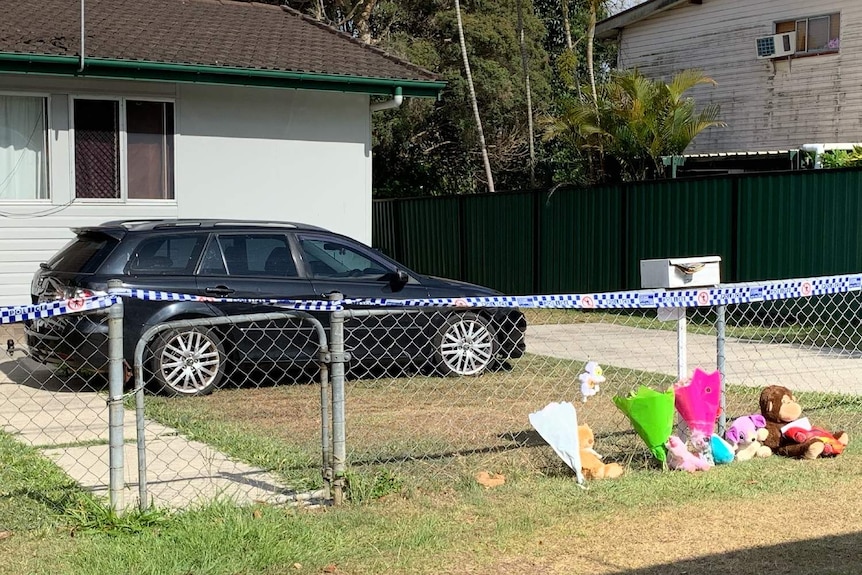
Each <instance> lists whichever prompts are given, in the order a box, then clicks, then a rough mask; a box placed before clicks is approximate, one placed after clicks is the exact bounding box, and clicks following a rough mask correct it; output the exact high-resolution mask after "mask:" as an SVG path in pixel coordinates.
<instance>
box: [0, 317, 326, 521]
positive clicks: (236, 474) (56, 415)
mask: <svg viewBox="0 0 862 575" xmlns="http://www.w3.org/2000/svg"><path fill="white" fill-rule="evenodd" d="M0 335H3V336H7V337H4V338H3V340H4V341H5V340H6V339H9V338H11V339H15V340H17V341H18V342H19V344H20V342H21V333H20V330H16V329H14V328H9V327H0ZM106 397H107V393H106V390H104V389H94V388H93V387H89V386H88V385H87V383H86V382H83V381H77V382H76V380H74V379H72V380H69V379H65V378H63V379H61V378H58V377H55V376H54V375H53V373H52V372H51V371H50V370H48V369H46V368H45V367H44V366H42V365H41V364H38V363H36V362H34V361H31V360H29V359H27V358H22V357H21V356H20V355H17V354H16V356H15V358H10V357H8V356H6V355H5V354H3V355H0V427H2V429H3V430H4V431H6V432H7V433H10V434H12V435H13V436H15V437H16V438H17V439H18V440H19V441H21V442H23V443H25V444H27V445H30V446H33V447H36V448H38V449H39V450H40V451H42V453H44V454H45V455H46V456H47V457H49V458H50V459H51V460H53V461H54V462H55V463H57V465H59V466H60V467H61V468H62V469H63V470H64V471H65V472H66V473H67V474H69V476H70V477H72V478H73V479H74V480H75V481H77V482H78V483H79V484H80V485H81V486H82V487H84V488H85V489H87V490H90V491H92V492H94V493H96V494H98V495H104V496H105V497H107V495H108V489H109V487H108V477H109V470H108V406H107V403H106V401H105V398H106ZM135 430H136V426H135V413H134V411H133V410H128V409H127V410H125V420H124V432H125V439H126V444H125V449H124V459H125V466H124V467H125V472H124V481H125V489H124V492H123V500H124V504H125V505H126V506H131V505H136V504H137V501H138V453H137V448H136V444H135V437H136V436H135ZM145 435H146V438H147V459H146V463H147V472H148V478H149V481H148V496H149V497H148V498H149V499H150V500H151V501H152V502H153V503H154V504H155V505H157V506H160V507H172V508H181V507H184V506H186V505H188V504H190V503H195V502H199V501H204V500H207V499H211V498H213V497H215V496H219V497H222V498H232V499H235V500H237V501H238V502H240V503H251V502H253V501H268V502H273V503H283V502H290V501H296V500H298V499H303V500H306V499H308V498H309V496H310V495H311V496H319V495H320V494H297V493H294V492H293V491H291V490H290V489H289V488H287V487H286V486H284V485H281V484H280V483H279V480H278V479H277V478H276V477H275V476H273V475H272V474H270V473H267V472H265V471H263V470H261V469H257V468H254V467H252V466H250V465H247V464H245V463H242V462H238V461H234V460H232V459H230V458H229V457H227V456H226V455H224V454H223V453H220V452H218V451H216V450H215V449H213V448H211V447H210V446H208V445H206V444H203V443H201V442H198V441H191V440H189V439H187V438H185V437H183V436H182V435H181V434H180V433H179V432H178V431H177V430H175V429H172V428H169V427H166V426H164V425H160V424H158V423H156V422H153V421H147V422H146V424H145Z"/></svg>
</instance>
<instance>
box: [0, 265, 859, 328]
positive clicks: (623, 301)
mask: <svg viewBox="0 0 862 575" xmlns="http://www.w3.org/2000/svg"><path fill="white" fill-rule="evenodd" d="M860 289H862V274H851V275H841V276H822V277H813V278H798V279H788V280H775V281H764V282H749V283H740V284H724V285H719V286H716V287H711V288H701V289H682V290H663V289H652V290H637V291H629V292H604V293H590V294H551V295H524V296H482V297H460V298H425V299H396V298H360V299H345V300H341V301H329V300H293V299H272V298H225V297H210V296H199V295H192V294H182V293H174V292H164V291H156V290H143V289H120V290H112V291H111V294H110V295H100V296H97V297H92V298H73V299H68V300H57V301H53V302H47V303H42V304H36V305H23V306H8V307H0V324H8V323H16V322H21V321H26V320H34V319H39V318H46V317H55V316H59V315H64V314H70V313H78V312H83V311H93V310H97V309H103V308H106V307H109V306H111V305H113V304H114V303H116V302H117V299H118V298H119V297H130V298H135V299H141V300H148V301H196V302H205V303H247V304H256V305H272V306H274V307H280V308H287V309H293V310H302V311H338V310H343V309H344V307H345V306H353V307H414V308H417V307H418V308H421V307H466V308H482V307H494V308H502V307H508V308H544V309H632V308H660V307H661V308H666V307H699V306H715V305H727V304H745V303H751V302H757V301H768V300H780V299H792V298H800V297H809V296H816V295H824V294H835V293H845V292H850V291H858V290H860Z"/></svg>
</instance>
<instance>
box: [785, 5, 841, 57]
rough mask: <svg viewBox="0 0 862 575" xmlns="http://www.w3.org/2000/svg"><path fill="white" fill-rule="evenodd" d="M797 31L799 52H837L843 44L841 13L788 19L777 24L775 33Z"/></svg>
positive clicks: (797, 48) (797, 50)
mask: <svg viewBox="0 0 862 575" xmlns="http://www.w3.org/2000/svg"><path fill="white" fill-rule="evenodd" d="M784 32H796V53H797V54H823V53H832V52H837V51H838V48H839V46H840V44H841V15H840V14H838V13H835V14H827V15H825V16H814V17H811V18H801V19H799V20H786V21H784V22H778V23H776V24H775V33H776V34H782V33H784Z"/></svg>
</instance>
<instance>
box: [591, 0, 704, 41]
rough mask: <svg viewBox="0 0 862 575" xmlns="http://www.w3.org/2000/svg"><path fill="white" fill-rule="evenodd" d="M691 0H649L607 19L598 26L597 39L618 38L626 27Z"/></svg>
mask: <svg viewBox="0 0 862 575" xmlns="http://www.w3.org/2000/svg"><path fill="white" fill-rule="evenodd" d="M689 1H691V0H649V1H647V2H643V3H641V4H636V5H634V6H632V7H631V8H629V9H628V10H625V11H623V12H620V13H618V14H614V15H613V16H611V17H609V18H605V19H604V20H602V21H601V22H599V23H598V24H596V39H598V40H607V39H610V38H613V37H614V36H617V35H618V34H619V33H620V31H621V30H622V29H623V28H625V27H626V26H630V25H632V24H635V23H637V22H640V21H641V20H645V19H646V18H649V17H650V16H653V15H654V14H657V13H659V12H663V11H664V10H669V9H670V8H675V7H676V6H679V5H681V4H685V3H687V2H689ZM691 3H692V4H700V2H691Z"/></svg>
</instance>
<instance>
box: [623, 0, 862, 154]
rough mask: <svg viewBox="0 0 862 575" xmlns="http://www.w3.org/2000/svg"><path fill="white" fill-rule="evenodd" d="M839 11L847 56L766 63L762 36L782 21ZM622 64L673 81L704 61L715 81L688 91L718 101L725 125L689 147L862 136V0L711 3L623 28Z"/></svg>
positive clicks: (720, 148) (749, 147) (701, 149)
mask: <svg viewBox="0 0 862 575" xmlns="http://www.w3.org/2000/svg"><path fill="white" fill-rule="evenodd" d="M834 12H840V14H841V47H840V53H839V54H828V55H818V56H807V57H796V58H793V59H791V60H790V61H787V60H786V59H778V60H758V59H757V57H756V51H755V38H757V37H759V36H767V35H770V34H772V33H773V32H774V23H775V22H779V21H784V20H791V19H797V18H805V17H811V16H818V15H824V14H830V13H834ZM619 66H620V67H621V68H633V67H637V68H638V69H640V70H641V71H642V72H643V73H644V74H646V75H647V76H650V77H656V78H663V79H668V78H670V77H671V76H672V75H673V74H674V73H675V72H678V71H679V70H682V69H686V68H698V69H701V70H703V71H704V72H705V73H706V74H707V75H708V76H710V77H712V78H713V79H714V80H716V82H718V85H717V86H716V87H698V88H697V89H695V90H692V92H691V93H690V94H691V95H692V96H693V97H694V98H695V100H696V101H697V102H699V103H701V102H707V101H712V102H717V103H718V104H720V106H721V118H722V119H723V120H724V121H726V122H727V124H728V126H727V128H711V129H708V130H706V131H705V132H702V133H701V135H699V136H698V137H697V139H696V140H695V142H694V143H693V144H692V145H691V146H689V148H688V149H687V150H686V151H687V152H689V153H709V152H731V151H754V150H779V149H783V150H787V149H795V148H798V147H799V146H800V145H802V144H804V143H816V142H860V141H862V90H860V86H862V1H860V0H818V1H817V2H811V1H810V0H704V1H703V4H699V5H698V4H684V5H683V6H682V7H680V8H677V9H673V10H669V11H667V12H664V13H661V14H659V15H656V16H653V17H652V18H649V19H647V20H644V21H642V22H639V23H637V24H633V25H632V26H630V27H627V28H625V30H624V31H623V33H622V35H621V41H620V50H619Z"/></svg>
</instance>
